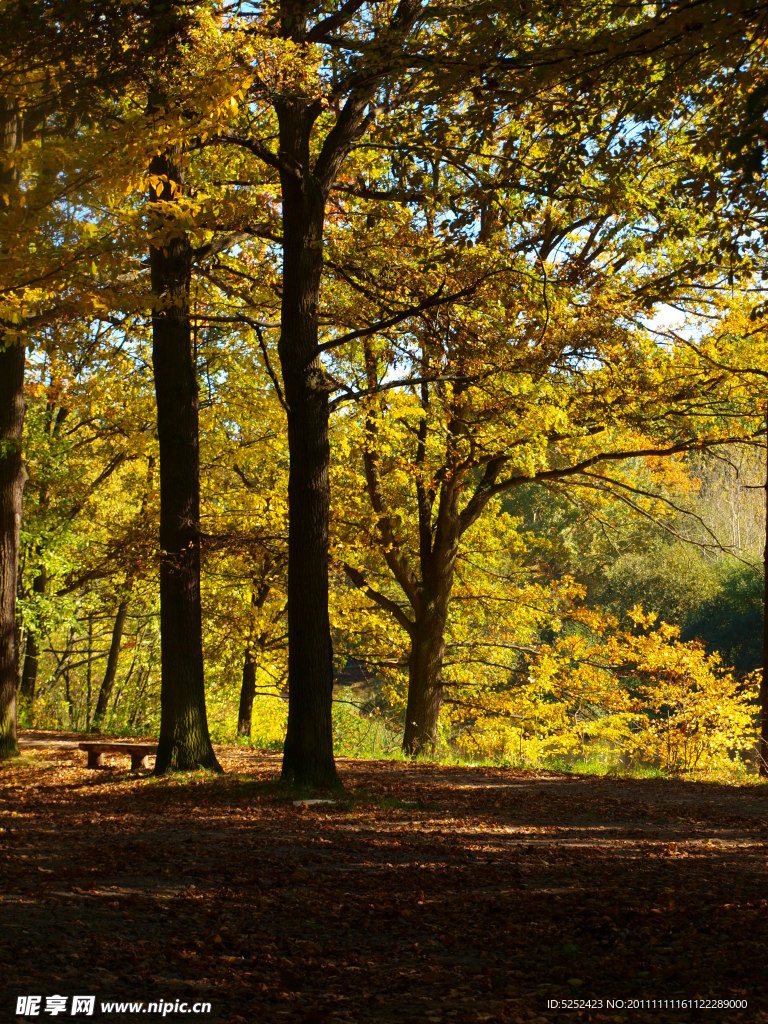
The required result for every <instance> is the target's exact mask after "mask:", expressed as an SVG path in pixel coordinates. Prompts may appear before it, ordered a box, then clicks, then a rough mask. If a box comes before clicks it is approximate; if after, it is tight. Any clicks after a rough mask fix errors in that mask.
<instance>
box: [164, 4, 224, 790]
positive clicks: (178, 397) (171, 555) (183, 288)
mask: <svg viewBox="0 0 768 1024" xmlns="http://www.w3.org/2000/svg"><path fill="white" fill-rule="evenodd" d="M151 10H152V15H153V18H155V27H156V29H157V31H158V33H160V32H162V33H163V35H164V36H166V37H168V38H169V39H170V42H169V43H168V46H169V47H170V48H171V49H172V48H173V44H174V40H175V39H176V36H177V35H178V34H179V33H180V32H181V25H180V22H178V20H177V19H175V18H174V17H173V14H174V11H173V5H171V8H170V13H169V5H168V4H165V3H161V2H159V0H153V2H152V3H151ZM174 33H175V35H174ZM161 99H162V92H161V90H158V92H157V93H156V94H155V95H154V98H153V103H154V104H155V105H156V106H158V107H160V106H162V102H161ZM150 176H151V186H150V209H151V212H152V213H153V214H154V216H153V217H152V222H153V227H154V229H155V230H156V231H157V235H158V241H157V242H156V243H155V244H152V245H151V246H150V253H149V262H150V275H151V281H152V294H153V303H154V305H153V313H152V365H153V369H154V376H155V395H156V400H157V432H158V440H159V444H160V549H161V561H160V646H161V690H160V705H161V708H160V738H159V742H158V747H157V759H156V761H155V774H156V775H162V774H164V773H165V772H167V771H169V770H178V771H186V770H189V769H193V768H211V769H214V770H218V771H220V770H221V769H220V767H219V764H218V761H217V760H216V755H215V754H214V752H213V747H212V746H211V741H210V736H209V733H208V720H207V715H206V709H205V684H204V674H203V645H202V613H201V607H200V456H199V435H198V392H197V373H196V367H195V361H194V357H193V351H192V330H191V321H190V313H189V289H190V280H191V272H192V251H191V246H190V242H189V239H188V237H187V235H186V233H185V232H183V231H181V230H178V229H176V230H174V226H173V222H172V217H171V213H170V209H171V205H172V204H173V203H174V202H175V201H176V200H177V199H178V197H179V195H180V194H181V190H182V186H183V172H182V154H181V150H180V148H169V149H168V150H166V152H165V153H162V154H159V155H157V156H155V157H154V159H153V160H152V162H151V164H150Z"/></svg>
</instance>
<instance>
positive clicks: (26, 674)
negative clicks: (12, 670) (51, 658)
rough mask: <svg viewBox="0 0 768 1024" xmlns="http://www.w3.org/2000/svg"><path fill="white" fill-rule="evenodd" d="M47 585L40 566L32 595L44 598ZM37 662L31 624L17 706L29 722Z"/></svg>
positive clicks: (36, 643)
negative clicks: (23, 711)
mask: <svg viewBox="0 0 768 1024" xmlns="http://www.w3.org/2000/svg"><path fill="white" fill-rule="evenodd" d="M47 584H48V577H47V573H46V571H45V567H44V566H41V568H40V571H39V572H38V574H37V575H36V576H35V578H34V580H33V581H32V593H33V594H35V595H36V596H38V597H42V596H44V595H45V590H46V587H47ZM39 660H40V644H39V642H38V633H37V625H35V624H33V625H30V626H29V627H28V628H27V642H26V646H25V648H24V667H23V669H22V672H21V685H20V686H19V705H20V707H21V708H23V709H24V710H25V711H26V712H27V715H28V716H29V719H30V722H31V720H32V716H33V714H34V704H35V691H36V689H37V669H38V665H39Z"/></svg>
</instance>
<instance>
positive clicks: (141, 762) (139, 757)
mask: <svg viewBox="0 0 768 1024" xmlns="http://www.w3.org/2000/svg"><path fill="white" fill-rule="evenodd" d="M139 768H149V754H131V771H132V772H137V771H138V770H139Z"/></svg>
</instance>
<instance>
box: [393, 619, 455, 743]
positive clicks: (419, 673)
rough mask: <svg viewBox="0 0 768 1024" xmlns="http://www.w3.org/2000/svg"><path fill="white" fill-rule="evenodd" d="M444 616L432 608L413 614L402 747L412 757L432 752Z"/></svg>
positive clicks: (439, 702)
mask: <svg viewBox="0 0 768 1024" xmlns="http://www.w3.org/2000/svg"><path fill="white" fill-rule="evenodd" d="M445 621H446V620H445V616H444V615H443V614H442V613H441V612H440V611H437V610H435V609H434V606H433V607H432V608H429V607H428V608H427V609H426V610H425V613H424V614H423V615H421V616H417V618H416V624H415V628H414V632H413V639H412V641H411V651H410V654H409V656H408V704H407V707H406V711H405V729H404V732H403V750H404V752H405V753H406V754H408V755H409V756H411V757H413V756H415V755H417V754H434V753H435V750H436V749H437V722H438V718H439V715H440V709H441V707H442V704H443V681H442V671H443V658H444V657H445Z"/></svg>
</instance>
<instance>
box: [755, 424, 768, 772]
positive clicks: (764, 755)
mask: <svg viewBox="0 0 768 1024" xmlns="http://www.w3.org/2000/svg"><path fill="white" fill-rule="evenodd" d="M766 424H767V425H768V415H767V416H766ZM757 770H758V772H759V773H760V775H761V776H762V777H763V778H768V435H766V464H765V546H764V548H763V673H762V676H761V677H760V738H759V740H758V744H757Z"/></svg>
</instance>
